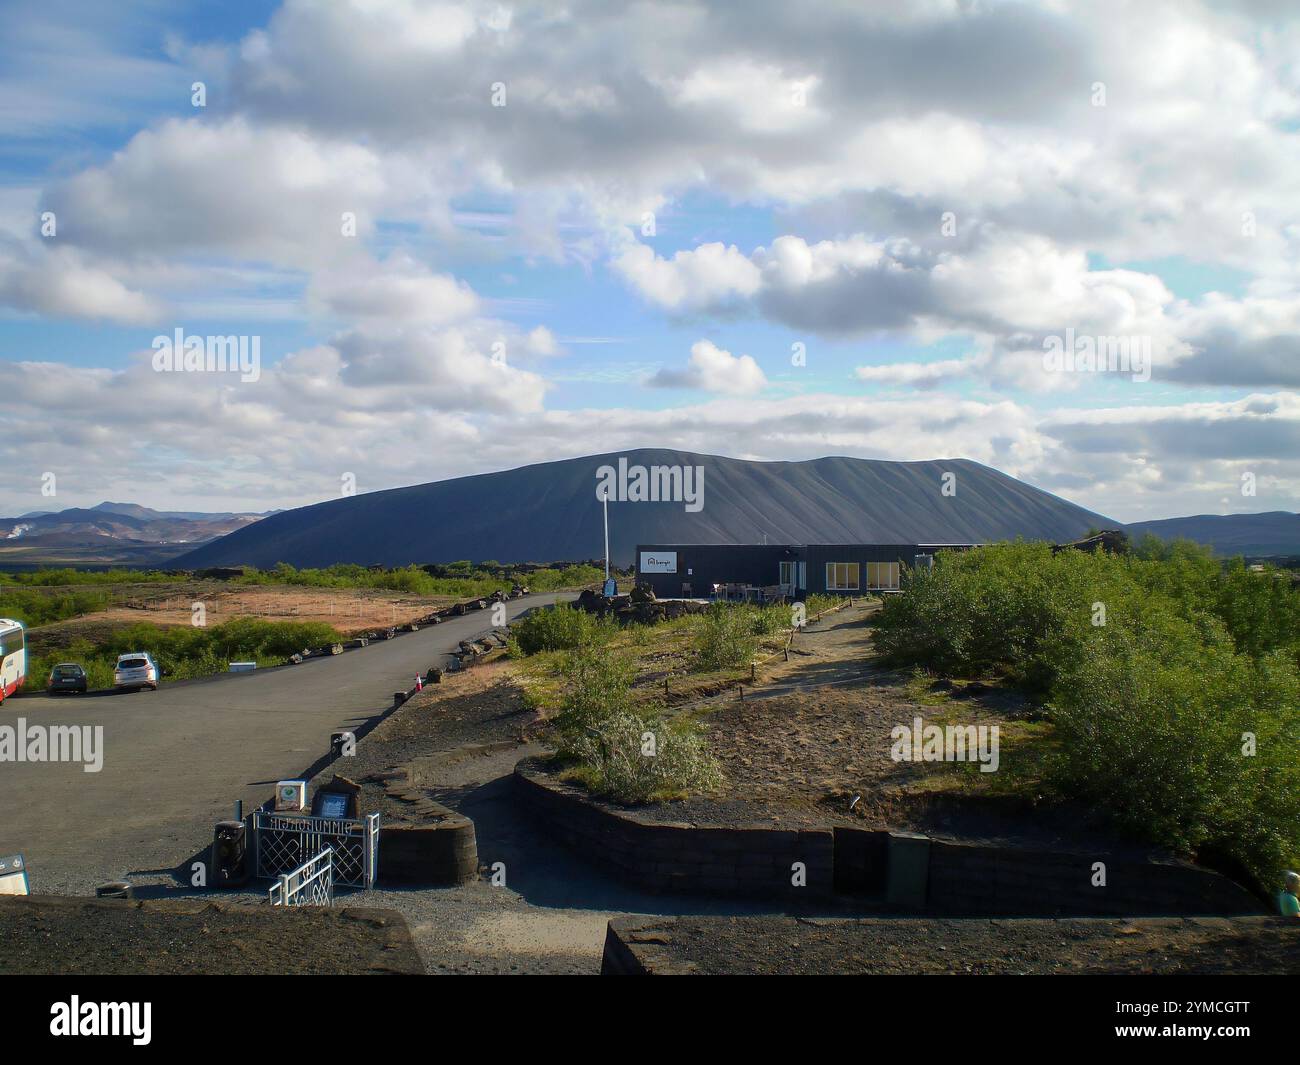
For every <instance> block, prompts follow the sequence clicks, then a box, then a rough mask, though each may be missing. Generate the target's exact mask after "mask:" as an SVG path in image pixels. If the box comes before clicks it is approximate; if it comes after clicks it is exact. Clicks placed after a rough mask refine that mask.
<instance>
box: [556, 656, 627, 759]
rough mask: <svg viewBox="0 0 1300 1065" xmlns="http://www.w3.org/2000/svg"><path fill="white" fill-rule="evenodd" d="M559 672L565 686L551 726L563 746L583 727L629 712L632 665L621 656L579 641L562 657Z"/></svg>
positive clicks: (571, 740)
mask: <svg viewBox="0 0 1300 1065" xmlns="http://www.w3.org/2000/svg"><path fill="white" fill-rule="evenodd" d="M560 672H561V674H562V675H563V677H564V689H563V695H562V697H561V702H560V711H559V713H558V714H557V715H556V717H555V722H554V727H555V730H556V733H557V735H558V737H559V742H560V746H561V748H562V749H565V748H567V747H569V745H570V744H572V743H573V742H574V739H575V737H577V736H578V735H580V734H581V733H582V732H583V730H584V729H587V728H591V727H594V726H598V725H600V723H601V722H602V721H604V720H605V719H606V718H607V717H609V716H611V715H613V714H617V713H621V712H627V711H630V708H631V705H632V680H633V678H634V676H635V668H634V666H633V664H632V662H631V661H630V660H629V659H628V658H627V657H625V656H624V655H621V654H613V653H611V652H610V651H609V650H608V648H606V647H604V646H602V645H598V644H594V643H586V644H582V645H581V646H579V647H577V648H575V649H574V650H572V651H569V652H568V653H567V654H566V655H565V656H564V659H563V662H562V663H561V667H560Z"/></svg>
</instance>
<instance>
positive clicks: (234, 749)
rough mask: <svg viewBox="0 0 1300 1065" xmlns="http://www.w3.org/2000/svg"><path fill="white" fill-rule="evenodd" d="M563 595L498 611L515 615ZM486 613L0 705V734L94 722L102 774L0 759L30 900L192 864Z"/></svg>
mask: <svg viewBox="0 0 1300 1065" xmlns="http://www.w3.org/2000/svg"><path fill="white" fill-rule="evenodd" d="M559 598H571V596H569V595H565V594H560V595H554V594H552V595H532V596H528V597H527V598H525V599H519V600H515V601H513V602H510V603H508V604H507V611H508V616H509V617H511V618H513V617H516V616H517V615H518V614H520V613H522V612H523V611H525V610H529V609H532V608H534V607H538V606H545V605H549V604H551V603H553V602H555V601H556V599H559ZM491 627H492V626H491V613H490V612H489V611H475V612H474V613H472V614H468V615H466V616H464V617H461V618H454V619H452V620H450V621H447V622H444V623H443V624H441V625H436V626H430V627H427V628H424V629H421V630H420V631H419V632H415V633H407V634H404V635H402V636H400V637H398V638H397V639H395V640H389V641H385V642H382V643H373V644H371V645H370V646H369V647H366V648H363V649H360V650H356V651H349V652H347V653H346V654H343V655H338V656H335V657H331V658H322V659H317V660H309V661H307V662H304V663H302V664H301V665H298V666H292V667H288V668H282V669H275V670H269V671H260V672H257V673H249V674H239V675H226V676H222V677H217V678H212V679H207V680H201V681H191V682H178V683H176V684H173V685H164V686H163V688H162V689H161V690H160V691H158V692H139V693H132V694H104V695H93V694H92V695H90V696H79V697H59V698H54V699H51V698H48V697H45V696H44V695H40V696H36V697H22V698H16V699H12V700H8V701H6V702H5V703H4V704H3V706H0V725H13V724H15V722H16V721H17V719H18V718H24V719H26V721H27V724H28V725H29V726H31V725H90V726H96V725H102V726H103V730H104V731H103V751H104V755H103V757H104V764H103V769H102V770H101V771H100V772H98V773H87V772H85V771H84V769H83V767H82V766H81V765H80V764H67V763H28V762H24V763H12V762H0V855H3V854H13V853H17V852H21V853H23V854H24V855H25V856H26V858H27V865H28V871H29V875H30V877H31V881H32V890H33V891H42V892H56V893H72V894H80V893H83V892H88V891H89V890H91V889H92V888H93V887H94V886H95V885H96V884H98V883H102V882H104V881H105V880H110V879H122V878H129V879H133V880H136V881H140V880H148V879H149V878H150V876H151V875H152V876H155V877H158V878H160V879H162V878H164V877H166V874H168V873H170V872H171V870H172V869H174V868H177V867H179V866H182V865H184V866H188V863H189V862H190V860H192V859H193V858H194V857H195V856H196V855H198V852H199V851H200V850H201V849H203V848H204V847H206V845H207V843H208V842H210V841H211V839H212V826H213V825H214V824H215V823H216V822H217V821H220V820H223V819H226V818H228V817H230V815H231V810H232V807H233V805H234V802H235V800H236V799H243V801H244V804H245V806H246V807H249V808H251V807H252V806H256V805H258V804H260V803H261V802H262V801H263V800H265V799H266V798H267V796H268V794H269V792H270V786H271V785H272V784H273V783H274V782H275V781H277V780H283V779H289V778H292V777H295V776H298V775H299V774H301V773H302V772H303V770H305V769H306V768H307V767H308V766H310V765H311V764H312V763H313V762H315V761H316V760H317V759H318V758H320V757H321V756H322V755H324V754H325V753H326V752H327V751H328V749H329V738H330V733H331V732H332V731H334V730H336V729H342V728H349V729H356V728H358V727H360V726H361V725H363V724H364V723H365V722H366V721H368V720H371V719H372V718H374V717H376V716H377V715H379V714H381V713H383V712H384V711H385V710H387V709H388V708H389V707H390V706H391V705H392V694H393V692H394V691H397V690H398V689H401V688H409V687H410V686H411V685H412V684H413V683H414V679H415V675H416V673H420V672H423V671H424V670H426V669H427V668H429V667H430V666H433V665H442V664H443V656H444V655H445V654H446V652H448V651H449V650H452V649H454V648H455V646H456V644H457V643H458V642H459V641H460V640H464V639H468V638H471V637H474V636H478V635H481V634H482V633H484V632H486V631H488V629H490V628H491Z"/></svg>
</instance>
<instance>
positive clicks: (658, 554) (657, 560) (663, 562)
mask: <svg viewBox="0 0 1300 1065" xmlns="http://www.w3.org/2000/svg"><path fill="white" fill-rule="evenodd" d="M641 572H642V573H676V572H677V552H676V551H654V552H650V551H642V552H641Z"/></svg>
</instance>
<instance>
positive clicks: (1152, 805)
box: [1047, 623, 1300, 883]
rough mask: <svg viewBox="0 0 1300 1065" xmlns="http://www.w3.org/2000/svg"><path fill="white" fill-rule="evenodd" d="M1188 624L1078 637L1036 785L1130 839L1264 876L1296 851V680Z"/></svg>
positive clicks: (1279, 665) (1299, 853) (1299, 827)
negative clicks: (1080, 646) (1106, 819)
mask: <svg viewBox="0 0 1300 1065" xmlns="http://www.w3.org/2000/svg"><path fill="white" fill-rule="evenodd" d="M1180 629H1181V631H1180ZM1191 630H1194V626H1190V625H1186V624H1185V623H1184V624H1183V625H1182V626H1179V625H1177V624H1169V625H1167V626H1165V627H1164V628H1162V629H1161V630H1159V631H1158V632H1155V633H1152V634H1151V635H1152V636H1153V637H1155V638H1154V639H1151V640H1149V641H1143V643H1142V645H1141V646H1138V647H1133V646H1131V645H1129V644H1127V643H1126V642H1125V641H1124V640H1122V639H1114V638H1110V639H1102V640H1097V641H1094V642H1093V643H1091V644H1090V645H1089V647H1088V648H1087V650H1086V652H1085V654H1084V656H1083V658H1082V660H1081V661H1080V663H1079V664H1078V666H1077V668H1076V669H1075V670H1074V671H1073V672H1072V673H1071V674H1070V675H1068V676H1066V677H1064V678H1062V682H1061V684H1060V685H1059V688H1058V690H1057V691H1056V693H1055V696H1054V701H1053V706H1052V711H1051V719H1052V722H1053V724H1054V735H1055V737H1056V739H1057V740H1058V743H1059V746H1058V747H1057V748H1056V750H1055V751H1054V753H1053V755H1052V757H1051V758H1050V760H1049V762H1048V766H1047V780H1048V782H1049V783H1050V784H1052V785H1054V786H1055V787H1056V788H1057V789H1058V790H1059V791H1060V792H1061V793H1062V794H1065V795H1069V796H1073V797H1076V798H1078V799H1081V800H1083V801H1085V802H1088V803H1092V804H1095V805H1096V806H1097V807H1098V808H1101V809H1104V810H1106V811H1107V812H1108V814H1109V815H1110V816H1111V817H1112V818H1113V819H1114V820H1115V821H1116V822H1117V823H1119V824H1121V825H1123V826H1125V827H1126V828H1128V829H1130V830H1132V831H1133V832H1134V833H1135V834H1137V835H1139V836H1142V837H1145V838H1147V839H1151V840H1153V841H1156V842H1158V843H1161V844H1163V845H1165V846H1169V847H1172V848H1174V849H1176V850H1181V851H1186V852H1192V853H1195V852H1202V853H1207V854H1212V855H1226V856H1228V857H1229V858H1231V859H1233V860H1234V861H1235V862H1236V863H1239V864H1240V865H1241V866H1242V867H1244V868H1245V869H1247V870H1249V871H1250V872H1251V873H1252V874H1253V875H1254V876H1255V877H1256V878H1257V879H1258V880H1259V882H1260V883H1268V882H1269V881H1271V880H1272V879H1274V877H1275V876H1276V875H1277V872H1278V870H1279V869H1282V868H1284V867H1286V866H1289V865H1292V864H1294V862H1295V860H1296V858H1297V857H1300V819H1298V818H1297V817H1296V816H1295V803H1296V796H1297V794H1300V758H1298V757H1297V754H1296V749H1297V739H1298V738H1300V680H1298V679H1297V674H1296V670H1295V668H1294V667H1293V666H1291V664H1290V663H1289V662H1287V661H1286V660H1285V658H1284V657H1283V656H1281V655H1275V656H1272V657H1269V658H1265V659H1263V660H1259V661H1257V660H1254V659H1251V658H1250V657H1248V656H1246V655H1240V654H1236V653H1235V652H1234V651H1233V649H1232V645H1231V641H1230V640H1228V639H1227V638H1226V637H1220V638H1219V639H1217V640H1210V641H1206V640H1204V639H1200V638H1198V634H1197V633H1195V632H1194V631H1191ZM1251 736H1253V737H1254V742H1253V753H1249V754H1248V753H1245V752H1246V751H1247V750H1248V748H1247V747H1246V743H1247V739H1248V737H1251Z"/></svg>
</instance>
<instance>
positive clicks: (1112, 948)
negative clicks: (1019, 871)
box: [620, 917, 1300, 975]
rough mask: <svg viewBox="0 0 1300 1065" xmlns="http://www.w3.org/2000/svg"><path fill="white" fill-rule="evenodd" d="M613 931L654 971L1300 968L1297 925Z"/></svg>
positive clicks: (961, 924)
mask: <svg viewBox="0 0 1300 1065" xmlns="http://www.w3.org/2000/svg"><path fill="white" fill-rule="evenodd" d="M620 934H621V935H622V936H623V938H624V941H625V942H628V943H629V944H630V945H631V946H632V948H633V950H634V952H635V953H637V954H638V956H639V957H641V958H642V959H643V961H645V962H648V963H649V964H650V965H651V966H652V967H653V968H655V969H657V970H659V971H662V972H697V973H700V974H737V973H745V974H760V975H761V974H774V973H780V974H791V975H818V974H829V973H841V974H843V973H860V974H910V973H921V974H933V973H959V974H960V973H968V974H992V973H1050V974H1062V973H1121V974H1124V973H1128V974H1143V973H1152V974H1174V973H1180V974H1193V973H1195V974H1208V973H1232V974H1243V973H1266V974H1275V975H1282V974H1290V973H1295V972H1300V921H1290V922H1287V921H1285V920H1284V919H1282V918H1280V917H1277V918H1272V917H1246V918H1234V919H1231V920H1229V919H1227V918H1221V917H1197V918H1142V919H1139V920H1131V921H1128V920H1119V919H1115V920H1111V919H1092V920H1089V919H1081V918H1075V919H1069V920H1033V919H1013V920H981V919H966V920H955V919H947V920H934V919H928V920H924V919H917V918H873V919H866V920H833V919H803V918H795V917H765V918H752V917H729V918H706V917H679V918H677V919H676V920H672V921H632V922H629V923H628V925H627V926H625V927H620Z"/></svg>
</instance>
